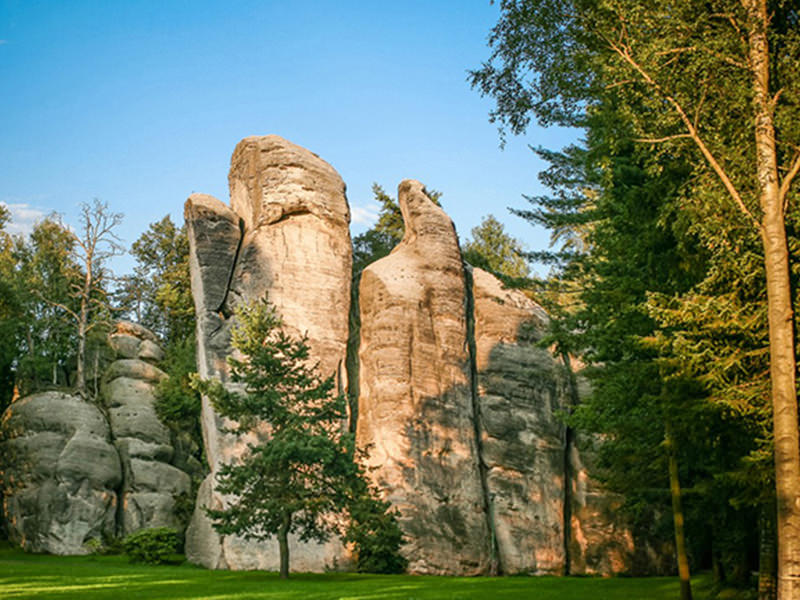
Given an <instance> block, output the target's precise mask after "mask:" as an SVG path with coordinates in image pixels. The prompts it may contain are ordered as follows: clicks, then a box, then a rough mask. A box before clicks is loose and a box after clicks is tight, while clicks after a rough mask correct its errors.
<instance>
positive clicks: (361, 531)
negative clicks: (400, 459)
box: [344, 486, 408, 574]
mask: <svg viewBox="0 0 800 600" xmlns="http://www.w3.org/2000/svg"><path fill="white" fill-rule="evenodd" d="M349 509H350V519H351V520H350V527H349V528H348V530H347V533H346V535H345V537H344V540H345V541H347V542H352V543H353V545H354V547H355V553H356V569H357V570H358V572H359V573H386V574H394V573H403V572H405V570H406V567H407V566H408V561H407V560H406V559H405V558H404V557H403V556H402V555H401V554H400V546H402V545H403V543H404V540H403V532H402V531H401V530H400V526H399V525H398V523H397V513H396V511H394V510H391V509H390V504H389V503H388V502H384V501H382V500H380V499H378V497H377V491H376V490H375V489H374V488H372V487H371V486H369V487H365V488H364V489H362V490H361V494H358V495H357V496H356V497H355V498H354V499H353V501H352V502H351V504H350V507H349Z"/></svg>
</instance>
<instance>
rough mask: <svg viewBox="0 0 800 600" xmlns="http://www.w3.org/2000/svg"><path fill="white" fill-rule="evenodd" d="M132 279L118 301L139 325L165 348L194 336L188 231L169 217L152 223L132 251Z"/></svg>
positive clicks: (124, 284) (119, 292) (120, 291)
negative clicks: (147, 329)
mask: <svg viewBox="0 0 800 600" xmlns="http://www.w3.org/2000/svg"><path fill="white" fill-rule="evenodd" d="M131 254H132V255H133V256H134V257H135V258H136V267H135V268H134V272H133V274H132V275H128V276H126V277H125V278H123V281H122V284H121V285H120V286H119V288H118V289H117V291H116V301H117V302H118V303H119V304H120V306H121V308H122V309H123V310H124V311H125V312H126V314H127V315H128V316H129V317H130V318H131V319H133V320H135V321H136V322H138V323H140V324H142V325H144V326H145V327H147V328H149V329H151V330H152V331H154V332H155V333H157V334H158V335H160V336H161V337H162V338H163V339H164V340H165V342H166V346H167V347H169V345H170V344H172V343H173V342H177V341H183V340H187V339H189V338H191V337H193V336H194V328H195V323H194V302H193V300H192V290H191V284H190V277H189V240H188V238H187V237H186V230H185V227H183V226H182V227H180V228H179V227H176V226H175V224H174V223H173V222H172V219H171V218H170V216H169V215H167V216H165V217H164V218H163V219H161V220H160V221H156V222H155V223H151V224H150V227H149V228H148V229H147V231H145V232H144V233H143V234H142V235H141V236H139V239H137V240H136V241H135V242H134V243H133V246H132V247H131Z"/></svg>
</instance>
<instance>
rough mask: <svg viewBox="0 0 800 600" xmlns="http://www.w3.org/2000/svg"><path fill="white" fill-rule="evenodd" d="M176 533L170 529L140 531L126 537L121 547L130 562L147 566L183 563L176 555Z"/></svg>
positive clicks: (181, 558) (177, 540) (177, 539)
mask: <svg viewBox="0 0 800 600" xmlns="http://www.w3.org/2000/svg"><path fill="white" fill-rule="evenodd" d="M179 541H180V540H179V538H178V532H177V531H176V530H174V529H172V528H170V527H156V528H153V529H142V530H141V531H137V532H136V533H132V534H130V535H129V536H128V537H126V538H125V539H124V540H123V542H122V546H123V548H124V549H125V553H126V554H127V555H128V557H129V558H130V560H131V562H135V563H145V564H148V565H163V564H175V563H180V562H183V557H182V556H181V555H179V554H177V549H178V544H179Z"/></svg>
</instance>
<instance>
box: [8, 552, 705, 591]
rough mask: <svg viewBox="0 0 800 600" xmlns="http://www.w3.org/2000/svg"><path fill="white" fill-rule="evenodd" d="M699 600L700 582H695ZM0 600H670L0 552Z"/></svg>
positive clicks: (546, 581) (568, 580)
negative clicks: (281, 574)
mask: <svg viewBox="0 0 800 600" xmlns="http://www.w3.org/2000/svg"><path fill="white" fill-rule="evenodd" d="M694 587H695V589H694V591H695V592H696V598H698V600H700V599H703V598H705V597H706V594H707V592H708V590H709V588H710V580H709V578H708V577H707V576H701V577H698V578H697V579H696V580H695V585H694ZM0 598H37V599H55V598H59V599H63V598H90V599H101V598H108V599H113V600H127V599H128V598H148V599H157V598H186V599H189V598H214V599H216V600H223V599H227V598H231V599H233V598H237V599H239V598H241V599H244V598H264V599H277V598H287V599H289V600H291V599H297V600H384V599H385V600H389V599H391V600H411V599H414V600H416V599H420V600H421V599H429V598H437V599H438V598H442V599H445V600H456V599H459V600H461V599H471V598H475V599H480V600H504V599H508V600H510V599H513V598H536V599H541V600H551V599H552V600H578V599H580V600H584V599H588V600H637V599H648V600H650V599H655V600H658V599H661V598H663V599H665V600H666V599H669V600H677V598H678V581H677V579H676V578H671V577H652V578H611V579H602V578H589V577H471V578H469V577H415V576H400V575H356V574H345V573H329V574H318V575H312V574H308V575H305V574H303V575H300V574H298V575H293V576H292V577H291V578H290V579H289V580H288V581H281V580H280V579H278V576H277V575H276V574H275V573H265V572H262V571H235V572H232V571H206V570H204V569H200V568H198V567H194V566H191V565H182V566H179V567H147V566H141V565H131V564H129V563H128V560H127V558H125V557H122V556H97V557H85V556H84V557H60V556H48V555H31V554H24V553H23V552H20V551H18V550H10V549H8V548H7V547H0Z"/></svg>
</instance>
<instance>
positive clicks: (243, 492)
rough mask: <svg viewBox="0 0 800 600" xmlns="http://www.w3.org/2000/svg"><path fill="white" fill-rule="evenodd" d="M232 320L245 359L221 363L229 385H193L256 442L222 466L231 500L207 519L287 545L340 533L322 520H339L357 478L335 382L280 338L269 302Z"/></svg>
mask: <svg viewBox="0 0 800 600" xmlns="http://www.w3.org/2000/svg"><path fill="white" fill-rule="evenodd" d="M235 314H236V325H235V327H234V328H233V332H232V344H233V347H234V348H235V349H236V350H237V351H238V353H239V355H240V356H242V357H243V358H242V359H237V358H234V357H229V359H228V363H229V365H230V381H231V383H232V384H233V386H231V387H226V386H223V384H222V383H221V382H220V381H219V380H216V379H215V380H206V381H203V380H200V379H195V382H194V385H195V387H196V389H197V390H198V391H200V392H201V393H203V394H204V395H206V396H208V398H209V399H210V400H211V402H212V404H213V405H214V407H215V409H216V410H217V411H218V412H219V413H220V414H221V415H222V416H224V417H227V418H229V419H232V424H231V426H230V432H231V433H233V434H235V435H244V434H252V432H253V431H254V430H260V431H262V432H263V435H262V436H261V439H260V440H259V442H258V443H251V444H249V445H248V450H247V452H246V453H245V454H244V455H243V456H242V457H241V458H240V460H238V461H237V462H235V463H233V464H227V465H223V466H222V467H221V468H220V470H219V472H218V475H217V485H216V489H217V491H218V492H220V493H223V494H230V495H231V498H232V499H231V502H230V504H229V505H228V506H227V507H226V508H224V509H213V510H212V509H209V510H207V512H208V514H209V516H210V517H211V518H212V519H213V520H214V527H215V529H216V530H217V531H219V532H220V533H223V534H237V535H240V536H243V537H245V538H248V539H267V538H269V537H271V536H273V535H276V536H277V537H278V539H279V541H281V542H282V543H285V540H286V536H287V535H288V534H289V533H296V534H297V535H298V536H299V538H300V539H301V540H311V539H314V540H319V541H324V540H326V539H328V537H329V536H330V535H331V534H333V533H339V532H338V529H337V527H336V525H335V524H334V521H333V520H331V519H329V518H328V517H329V516H330V515H333V514H344V512H345V510H346V506H347V502H348V500H349V498H350V484H351V482H352V481H353V480H354V479H356V478H357V477H358V475H359V471H358V467H357V466H356V465H355V463H354V462H353V452H354V440H353V436H352V434H348V433H346V432H345V431H344V423H345V420H346V410H345V399H344V397H343V396H341V395H334V394H333V386H334V379H333V376H330V377H327V378H326V379H322V378H321V377H320V375H319V374H318V372H317V368H316V366H315V365H314V364H313V363H310V361H309V354H308V352H309V349H308V345H307V343H306V341H305V339H301V340H295V339H292V338H291V337H290V336H289V335H287V334H286V333H285V332H284V331H283V329H282V321H281V319H280V317H279V316H278V314H277V313H276V311H275V309H274V307H273V306H271V305H270V304H269V303H268V302H267V301H266V300H264V301H261V302H256V303H253V304H250V305H243V306H240V307H239V308H237V310H236V313H235ZM281 559H282V561H281V562H282V571H283V567H284V564H283V556H282V557H281ZM285 573H288V557H287V565H286V571H285Z"/></svg>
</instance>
